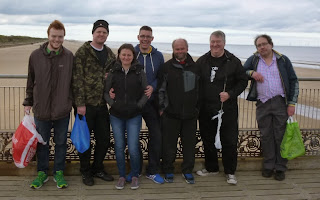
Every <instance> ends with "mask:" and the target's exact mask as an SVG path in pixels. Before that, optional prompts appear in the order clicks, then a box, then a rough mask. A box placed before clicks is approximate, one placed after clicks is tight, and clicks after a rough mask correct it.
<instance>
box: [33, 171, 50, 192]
mask: <svg viewBox="0 0 320 200" xmlns="http://www.w3.org/2000/svg"><path fill="white" fill-rule="evenodd" d="M48 180H49V177H48V175H47V174H46V173H45V172H44V171H39V172H38V176H37V178H36V179H34V180H33V181H32V183H31V185H30V187H31V188H34V189H39V188H41V186H42V185H43V184H44V183H45V182H47V181H48Z"/></svg>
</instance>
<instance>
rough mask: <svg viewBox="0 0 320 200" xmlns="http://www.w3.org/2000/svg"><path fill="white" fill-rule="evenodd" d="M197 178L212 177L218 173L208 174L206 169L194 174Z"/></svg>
mask: <svg viewBox="0 0 320 200" xmlns="http://www.w3.org/2000/svg"><path fill="white" fill-rule="evenodd" d="M196 174H198V175H199V176H213V175H217V174H219V171H216V172H208V171H207V170H206V169H202V170H199V171H197V172H196Z"/></svg>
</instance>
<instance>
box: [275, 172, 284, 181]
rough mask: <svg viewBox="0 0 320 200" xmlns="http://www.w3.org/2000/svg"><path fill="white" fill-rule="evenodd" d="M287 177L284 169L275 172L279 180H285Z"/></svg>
mask: <svg viewBox="0 0 320 200" xmlns="http://www.w3.org/2000/svg"><path fill="white" fill-rule="evenodd" d="M285 178H286V175H285V174H284V171H278V170H277V171H276V173H275V174H274V179H276V180H277V181H283V180H284V179H285Z"/></svg>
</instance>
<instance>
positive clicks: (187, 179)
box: [182, 174, 195, 184]
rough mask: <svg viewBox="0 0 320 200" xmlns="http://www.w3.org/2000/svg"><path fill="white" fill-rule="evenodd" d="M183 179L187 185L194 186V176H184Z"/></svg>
mask: <svg viewBox="0 0 320 200" xmlns="http://www.w3.org/2000/svg"><path fill="white" fill-rule="evenodd" d="M182 177H183V178H184V179H185V180H186V182H187V183H189V184H194V183H195V181H194V177H193V175H192V174H182Z"/></svg>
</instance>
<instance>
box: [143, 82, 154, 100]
mask: <svg viewBox="0 0 320 200" xmlns="http://www.w3.org/2000/svg"><path fill="white" fill-rule="evenodd" d="M152 92H153V87H152V86H151V85H148V86H147V89H146V90H144V94H145V95H146V96H147V97H148V98H149V99H150V97H151V95H152Z"/></svg>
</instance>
